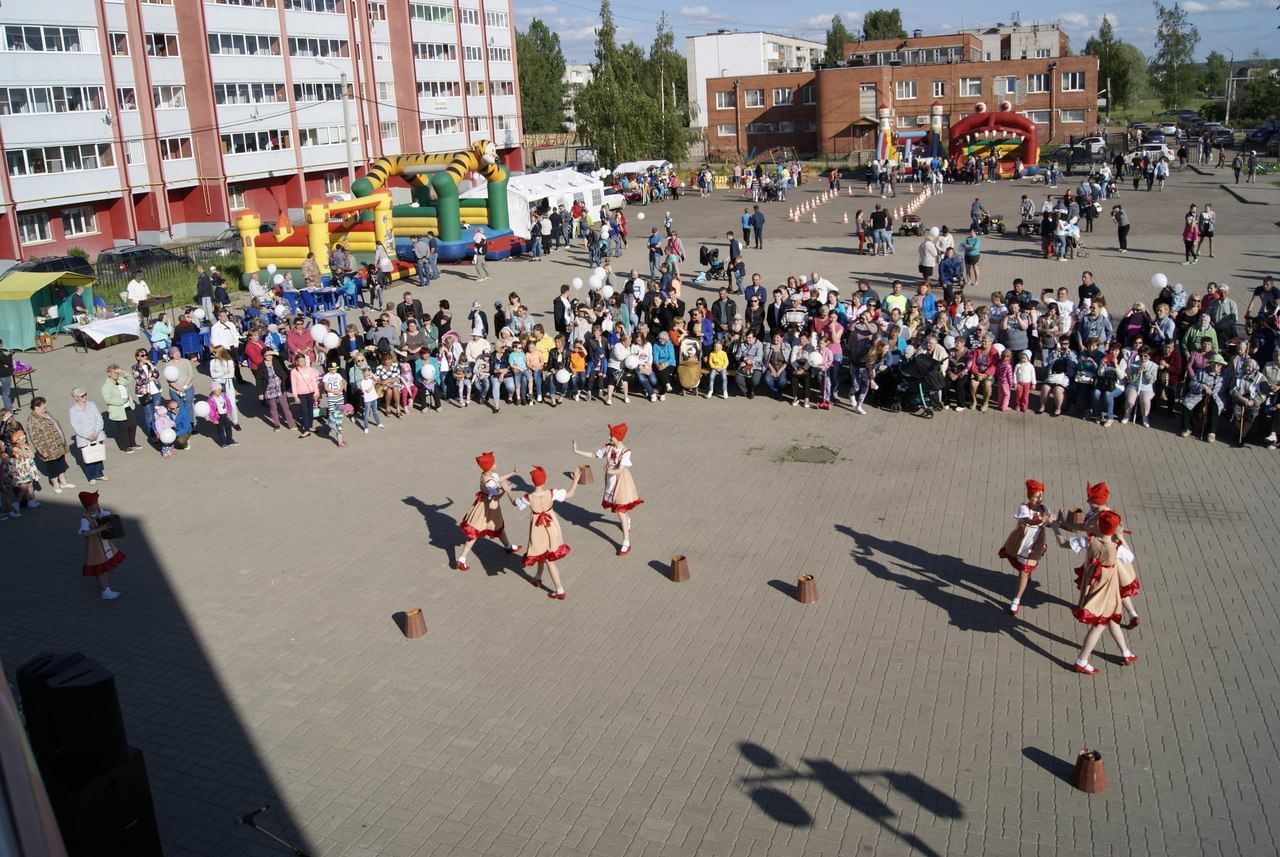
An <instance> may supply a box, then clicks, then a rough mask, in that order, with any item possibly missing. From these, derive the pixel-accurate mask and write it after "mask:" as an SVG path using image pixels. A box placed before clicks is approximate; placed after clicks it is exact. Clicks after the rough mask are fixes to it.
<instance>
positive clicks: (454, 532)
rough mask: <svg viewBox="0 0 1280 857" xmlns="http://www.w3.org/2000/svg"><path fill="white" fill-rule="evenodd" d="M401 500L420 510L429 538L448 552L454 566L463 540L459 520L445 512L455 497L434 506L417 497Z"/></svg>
mask: <svg viewBox="0 0 1280 857" xmlns="http://www.w3.org/2000/svg"><path fill="white" fill-rule="evenodd" d="M400 502H402V503H404V504H405V505H406V506H412V507H413V508H414V509H417V510H418V514H420V515H422V520H423V521H424V522H425V523H426V525H427V540H428V541H430V542H431V544H433V545H435V546H436V547H438V548H440V549H441V550H443V551H444V552H445V553H446V554H448V564H449V566H450V567H452V566H453V563H454V560H455V559H456V557H457V548H458V546H459V545H460V544H462V541H463V539H462V533H461V532H460V531H459V530H458V522H457V521H455V520H454V519H453V518H452V517H450V516H449V515H447V514H445V512H444V510H445V509H448V508H449V507H450V506H452V505H453V499H452V498H450V497H446V498H445V501H444V502H443V503H438V504H436V505H434V506H432V505H430V504H428V503H424V502H422V501H421V500H419V499H418V498H417V497H405V498H404V499H403V500H401V501H400Z"/></svg>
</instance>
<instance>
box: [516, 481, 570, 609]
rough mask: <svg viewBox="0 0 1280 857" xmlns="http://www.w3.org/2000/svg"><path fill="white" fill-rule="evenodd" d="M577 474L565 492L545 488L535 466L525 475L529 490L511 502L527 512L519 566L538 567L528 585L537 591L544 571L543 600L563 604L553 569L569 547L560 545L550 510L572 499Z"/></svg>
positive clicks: (557, 526)
mask: <svg viewBox="0 0 1280 857" xmlns="http://www.w3.org/2000/svg"><path fill="white" fill-rule="evenodd" d="M580 475H581V471H579V470H575V471H574V473H573V479H572V480H571V481H570V482H569V487H568V489H565V490H562V489H559V488H556V489H549V488H547V472H546V471H545V470H543V469H542V468H541V467H535V468H533V470H532V471H531V472H530V473H529V481H530V482H531V483H533V491H532V492H530V493H529V494H526V495H524V499H523V500H522V501H520V500H514V499H513V500H512V502H513V503H514V504H515V505H516V506H517V508H528V509H529V547H528V549H527V550H526V551H525V555H524V561H523V564H524V567H525V568H529V567H531V566H537V568H538V571H537V573H536V574H534V576H533V577H532V578H530V580H529V582H530V583H532V584H533V585H534V586H536V587H538V588H539V589H541V588H542V571H543V569H546V570H547V571H548V572H549V573H550V574H551V586H552V590H551V591H550V592H548V593H547V597H548V598H551V599H553V600H555V601H563V600H564V598H565V595H564V585H563V583H562V582H561V580H560V570H559V569H557V568H556V561H557V560H561V559H564V558H565V557H566V556H568V555H569V546H568V545H567V544H565V543H564V536H563V535H562V534H561V531H560V522H559V521H558V520H557V519H556V516H555V513H554V512H553V511H552V507H553V506H554V504H556V503H563V502H565V501H566V500H571V499H573V494H574V492H575V491H576V490H577V489H578V477H579V476H580ZM508 496H509V495H508Z"/></svg>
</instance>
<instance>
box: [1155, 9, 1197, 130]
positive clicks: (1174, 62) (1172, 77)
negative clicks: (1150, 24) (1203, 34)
mask: <svg viewBox="0 0 1280 857" xmlns="http://www.w3.org/2000/svg"><path fill="white" fill-rule="evenodd" d="M1152 5H1153V6H1155V9H1156V56H1155V59H1153V60H1152V61H1151V79H1152V83H1154V84H1155V86H1156V88H1157V90H1159V92H1160V103H1161V105H1163V106H1164V107H1166V108H1168V107H1182V106H1185V105H1186V101H1187V99H1188V98H1190V97H1191V96H1192V95H1194V94H1195V92H1196V90H1197V89H1199V86H1200V82H1201V80H1202V73H1201V72H1200V71H1199V69H1197V68H1196V65H1195V50H1196V45H1198V44H1199V43H1200V31H1199V30H1198V29H1196V26H1195V24H1192V23H1190V22H1189V21H1188V20H1187V10H1185V9H1183V8H1182V7H1181V6H1179V5H1178V4H1177V2H1175V3H1174V4H1173V6H1172V7H1169V6H1165V5H1164V4H1162V3H1161V2H1160V0H1154V2H1153V3H1152Z"/></svg>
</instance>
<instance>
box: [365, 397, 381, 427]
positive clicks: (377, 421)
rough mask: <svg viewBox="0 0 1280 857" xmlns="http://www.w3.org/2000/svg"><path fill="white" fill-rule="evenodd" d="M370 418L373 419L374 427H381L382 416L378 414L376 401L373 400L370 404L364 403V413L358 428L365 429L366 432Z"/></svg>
mask: <svg viewBox="0 0 1280 857" xmlns="http://www.w3.org/2000/svg"><path fill="white" fill-rule="evenodd" d="M370 417H372V418H373V424H374V425H376V426H380V425H382V415H381V414H379V413H378V400H377V399H374V400H373V401H371V402H365V403H364V413H363V417H362V419H361V422H360V428H362V429H365V430H366V431H367V430H368V428H369V418H370Z"/></svg>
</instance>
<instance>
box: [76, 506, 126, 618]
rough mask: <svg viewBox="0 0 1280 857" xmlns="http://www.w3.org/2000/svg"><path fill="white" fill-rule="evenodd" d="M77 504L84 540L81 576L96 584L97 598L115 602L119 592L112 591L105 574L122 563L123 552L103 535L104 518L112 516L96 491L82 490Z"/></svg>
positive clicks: (81, 533) (104, 527)
mask: <svg viewBox="0 0 1280 857" xmlns="http://www.w3.org/2000/svg"><path fill="white" fill-rule="evenodd" d="M79 496H80V505H81V506H84V515H83V516H81V518H80V535H81V536H83V537H84V566H83V567H82V569H81V574H83V575H84V576H85V577H92V578H94V579H95V580H97V581H98V589H99V592H100V595H99V597H100V598H101V599H102V600H103V601H114V600H115V599H117V598H119V597H120V593H119V592H116V591H115V590H114V589H112V588H111V581H110V580H109V579H108V576H107V573H108V572H109V571H111V570H112V569H114V568H115V567H116V566H118V565H120V563H122V562H124V551H122V550H120V548H118V547H116V546H115V543H114V542H112V541H111V540H110V539H108V538H106V537H105V536H103V535H102V531H103V530H104V529H106V526H107V525H106V523H105V522H104V519H105V518H106V517H107V516H108V515H110V514H111V513H110V512H109V511H107V510H106V509H104V508H102V507H101V506H99V505H98V492H97V491H81V492H80V495H79Z"/></svg>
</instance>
